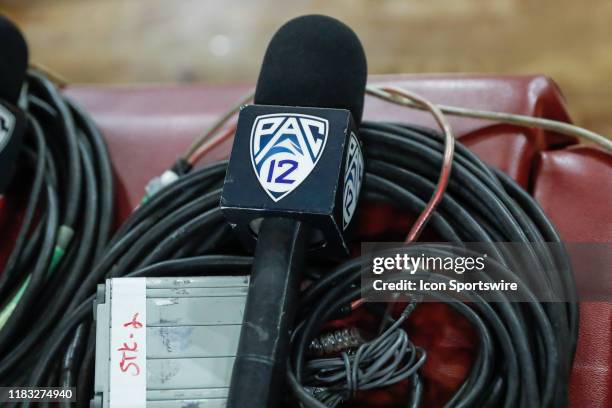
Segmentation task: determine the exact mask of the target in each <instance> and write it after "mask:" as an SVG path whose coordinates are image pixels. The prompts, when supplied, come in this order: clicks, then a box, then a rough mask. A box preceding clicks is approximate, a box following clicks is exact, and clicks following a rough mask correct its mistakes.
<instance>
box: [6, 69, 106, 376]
mask: <svg viewBox="0 0 612 408" xmlns="http://www.w3.org/2000/svg"><path fill="white" fill-rule="evenodd" d="M26 86H27V92H25V94H24V97H22V98H21V104H20V105H21V108H22V109H23V110H24V111H25V112H27V137H26V144H25V146H24V148H23V149H22V152H21V157H20V160H19V163H20V169H19V172H18V176H17V177H15V180H14V182H13V185H12V188H11V191H9V199H10V198H11V196H12V192H13V191H14V190H19V189H24V187H25V186H31V188H30V190H29V193H28V194H29V196H28V198H27V204H26V208H25V212H24V215H23V220H22V221H21V226H20V229H19V233H18V236H17V238H16V241H15V244H14V247H13V249H12V252H11V253H10V256H9V257H8V260H7V262H6V265H5V267H4V271H3V273H2V274H1V275H0V300H1V302H2V303H1V304H0V307H1V311H0V378H2V385H9V384H11V385H22V384H24V383H25V379H26V376H27V375H28V373H29V369H31V367H32V366H33V365H35V364H36V362H37V360H38V357H39V356H40V354H41V352H42V348H41V347H42V345H43V344H44V343H45V341H46V340H47V335H48V333H50V332H51V331H52V330H53V329H54V327H55V325H56V324H57V322H58V320H59V319H61V316H62V315H63V313H64V311H65V308H66V306H67V305H68V303H69V302H70V301H71V300H72V296H73V294H74V292H75V291H76V289H77V288H78V287H79V285H80V284H81V282H82V281H83V279H85V277H86V276H87V275H88V272H89V270H90V268H91V267H92V266H93V265H94V263H95V262H96V260H97V259H98V258H99V257H100V256H101V255H102V253H103V251H104V247H105V245H106V243H107V241H108V238H109V236H110V233H111V228H112V224H113V205H114V204H113V200H114V197H113V179H112V177H113V176H112V171H111V165H110V160H109V157H108V153H107V151H106V146H105V144H104V141H103V139H102V137H101V135H100V133H99V132H98V131H97V129H96V127H95V126H94V125H93V124H92V122H91V121H90V119H89V118H88V116H87V115H85V114H84V113H83V112H82V111H81V109H80V108H79V107H78V106H77V105H76V104H74V103H73V102H71V101H70V100H68V99H67V98H65V97H63V96H62V95H60V93H59V92H58V90H57V89H56V88H55V86H54V85H53V84H52V83H51V82H50V81H48V80H47V79H46V78H45V77H44V76H43V75H42V74H40V73H38V72H37V71H31V72H30V73H29V74H28V77H27V85H26ZM13 221H16V220H13ZM58 364H60V363H59V362H58ZM56 368H57V367H56ZM55 373H56V374H57V377H56V378H54V379H53V380H51V379H49V381H53V382H58V381H63V380H60V377H63V374H62V373H61V370H59V369H58V370H56V371H55ZM65 380H66V381H69V379H65ZM39 385H41V386H42V385H46V383H41V384H39Z"/></svg>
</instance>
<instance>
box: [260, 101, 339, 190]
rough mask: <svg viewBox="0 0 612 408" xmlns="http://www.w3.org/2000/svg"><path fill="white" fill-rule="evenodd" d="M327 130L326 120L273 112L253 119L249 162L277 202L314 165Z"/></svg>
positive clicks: (321, 149)
mask: <svg viewBox="0 0 612 408" xmlns="http://www.w3.org/2000/svg"><path fill="white" fill-rule="evenodd" d="M328 132H329V122H328V121H327V119H323V118H319V117H317V116H310V115H302V114H294V113H278V114H277V113H275V114H270V115H261V116H258V117H257V118H255V122H254V123H253V128H252V130H251V142H250V147H251V163H252V164H253V170H254V171H255V174H256V175H257V179H258V180H259V183H260V184H261V186H262V187H263V189H264V190H265V192H266V193H267V194H268V196H270V198H271V199H272V200H273V201H275V202H277V201H279V200H281V199H282V198H283V197H285V196H287V194H289V193H291V192H292V191H293V190H295V189H296V188H297V187H298V186H299V185H300V184H301V183H302V182H303V181H304V180H306V178H307V177H308V176H309V175H310V173H311V172H312V170H313V169H314V168H315V166H316V165H317V163H318V161H319V159H320V158H321V155H322V154H323V150H324V149H325V143H326V142H327V134H328Z"/></svg>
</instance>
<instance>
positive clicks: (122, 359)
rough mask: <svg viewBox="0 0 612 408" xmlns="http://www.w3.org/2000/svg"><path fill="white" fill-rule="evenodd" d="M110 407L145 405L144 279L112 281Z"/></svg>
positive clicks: (137, 407) (145, 330) (145, 302)
mask: <svg viewBox="0 0 612 408" xmlns="http://www.w3.org/2000/svg"><path fill="white" fill-rule="evenodd" d="M111 287H112V291H111V296H112V299H111V340H110V343H111V344H110V356H111V357H110V360H111V361H110V365H111V369H110V397H109V404H110V407H111V408H118V407H130V408H140V407H142V408H144V407H146V404H147V358H146V357H147V328H146V322H147V299H146V290H147V287H146V281H145V278H117V279H112V280H111Z"/></svg>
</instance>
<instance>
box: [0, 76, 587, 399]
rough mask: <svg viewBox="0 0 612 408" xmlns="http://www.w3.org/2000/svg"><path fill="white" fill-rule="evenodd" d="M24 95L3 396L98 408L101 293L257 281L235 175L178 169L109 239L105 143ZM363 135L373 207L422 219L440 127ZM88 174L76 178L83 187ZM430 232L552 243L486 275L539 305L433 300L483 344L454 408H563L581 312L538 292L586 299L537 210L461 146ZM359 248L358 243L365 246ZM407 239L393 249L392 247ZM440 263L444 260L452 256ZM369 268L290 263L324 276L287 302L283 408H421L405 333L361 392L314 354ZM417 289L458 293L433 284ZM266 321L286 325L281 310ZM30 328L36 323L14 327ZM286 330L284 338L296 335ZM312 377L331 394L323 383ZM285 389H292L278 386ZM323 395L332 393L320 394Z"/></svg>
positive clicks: (36, 90)
mask: <svg viewBox="0 0 612 408" xmlns="http://www.w3.org/2000/svg"><path fill="white" fill-rule="evenodd" d="M29 81H30V82H31V84H30V85H31V86H30V91H29V92H30V94H29V101H30V108H31V109H30V120H29V132H28V138H27V143H26V146H25V147H24V157H25V160H23V162H22V163H23V165H22V171H24V173H30V174H31V177H32V180H33V181H32V183H31V185H32V188H31V190H30V195H29V201H28V206H27V209H26V216H25V218H24V223H23V224H22V228H21V230H20V234H19V237H18V239H17V242H16V245H15V249H14V251H13V254H12V255H11V257H10V258H9V259H10V260H9V262H8V263H7V267H6V268H5V269H6V271H8V272H9V273H8V274H6V275H3V276H2V278H0V294H2V295H3V296H2V300H3V302H4V303H3V304H2V307H6V306H7V304H8V303H9V301H10V299H12V298H13V295H14V294H15V293H16V290H17V289H18V288H19V287H21V286H22V285H23V284H24V282H25V281H26V279H30V282H31V284H28V285H26V286H25V290H24V292H23V295H22V298H21V301H20V302H17V307H16V308H15V310H14V311H13V314H11V316H10V318H9V319H8V320H7V322H6V324H5V325H4V327H2V329H0V378H2V381H1V382H2V384H0V385H5V384H6V385H8V384H19V385H23V386H25V385H47V384H54V385H62V386H77V389H78V390H79V391H78V394H79V395H78V400H79V404H78V406H86V404H87V402H88V401H89V399H91V395H90V393H91V386H92V381H93V378H92V375H93V374H92V373H93V364H94V352H93V350H95V344H94V343H95V333H94V332H93V330H94V328H93V325H92V314H91V307H92V302H93V295H94V293H95V291H96V285H97V284H98V283H101V282H104V279H105V278H109V277H121V276H191V275H196V276H197V275H207V274H227V273H229V272H230V271H231V272H232V273H246V272H247V271H248V270H249V269H250V267H251V265H252V263H253V258H251V257H250V256H248V254H246V253H245V252H244V250H243V249H242V247H241V246H240V244H239V243H238V242H237V240H236V239H235V237H234V236H233V234H232V231H231V229H230V228H229V227H228V226H227V225H226V224H225V221H224V220H223V218H222V217H221V213H220V211H219V208H218V205H219V193H220V187H221V183H222V180H223V177H224V174H225V168H226V163H225V162H221V163H217V164H213V165H210V166H206V167H203V168H194V169H192V168H191V167H190V166H185V165H184V163H183V164H177V165H175V166H174V168H177V169H181V171H180V172H179V173H180V175H179V176H180V177H179V179H178V180H177V181H175V182H174V183H172V184H170V185H168V186H166V187H164V188H162V189H161V190H160V191H158V192H157V193H155V194H154V195H152V196H151V197H149V199H148V201H147V202H145V203H143V204H142V205H141V206H140V207H139V208H138V209H137V210H136V211H135V212H133V213H132V214H131V215H130V217H129V218H128V219H127V220H126V221H125V222H124V223H123V224H122V226H121V227H120V228H119V230H118V231H117V232H116V233H115V235H114V236H113V237H111V236H110V233H111V228H112V224H113V198H114V197H113V184H112V180H113V179H112V173H111V165H110V160H109V158H108V153H107V151H106V147H105V145H104V142H103V140H102V138H101V136H100V134H99V132H98V131H97V130H96V128H95V126H94V125H93V123H92V122H91V119H89V118H88V117H87V115H86V114H85V113H84V112H83V111H82V110H81V109H80V108H78V107H77V106H76V105H75V104H74V103H73V102H72V101H67V100H65V99H64V98H63V97H62V96H61V95H60V94H59V92H58V91H57V90H55V89H54V88H53V87H52V86H51V84H50V83H49V82H48V81H47V80H46V79H44V77H43V76H42V75H40V74H32V75H31V76H30V77H29ZM360 137H361V139H362V141H363V144H364V152H365V156H366V161H365V162H366V176H365V179H364V180H365V183H364V186H363V194H362V199H363V200H369V201H380V202H384V203H391V204H392V205H394V206H395V207H396V208H398V209H401V210H403V211H407V212H411V213H418V212H420V211H421V210H422V209H423V208H424V207H425V203H426V202H427V200H428V199H429V197H430V196H431V194H432V192H433V190H434V188H435V185H436V182H437V178H438V171H439V168H440V163H441V160H442V152H443V148H444V145H443V138H442V137H441V136H440V135H439V134H438V133H437V132H434V131H432V130H429V129H425V128H421V127H416V126H408V125H401V124H392V123H364V124H363V125H362V127H361V130H360ZM73 161H75V162H77V163H73ZM77 169H78V175H75V174H72V173H73V172H75V171H77ZM92 212H93V214H91V213H92ZM34 214H37V216H35V215H34ZM364 216H367V214H365V215H364ZM62 226H66V227H69V228H71V230H72V235H73V238H72V239H71V240H69V244H68V246H67V247H66V248H63V257H61V258H60V259H59V261H58V260H57V259H55V260H54V259H53V258H54V257H53V253H54V247H55V246H56V244H57V243H58V242H57V238H58V233H59V232H60V230H62ZM264 226H265V223H264ZM277 227H278V226H277ZM428 227H429V229H430V230H431V231H432V232H433V233H435V234H436V235H437V236H438V237H439V238H440V239H441V240H443V241H447V242H450V243H453V244H454V245H455V246H454V248H455V249H456V248H457V246H459V247H460V246H461V243H463V242H482V243H485V244H493V243H495V242H517V243H520V244H525V247H526V248H529V245H534V247H537V245H539V244H542V249H541V250H531V251H525V252H524V253H522V254H520V257H519V258H518V259H517V258H516V257H515V256H511V255H512V254H511V253H509V251H507V250H506V249H504V248H503V247H492V246H491V248H492V256H491V257H492V258H493V259H494V261H495V262H492V263H491V265H492V266H491V268H490V270H489V269H487V275H486V276H483V277H482V279H483V280H485V281H486V280H491V279H494V278H499V277H503V278H504V279H512V280H514V281H520V282H523V283H524V285H523V286H524V287H525V288H526V292H525V293H524V295H525V296H526V297H527V299H529V300H530V301H529V302H525V303H511V302H509V300H508V299H507V298H506V297H504V296H503V295H501V294H499V295H498V297H496V298H495V301H492V300H488V299H483V298H482V297H480V296H479V295H478V294H477V293H463V294H462V296H461V297H460V298H457V297H450V296H443V295H441V294H439V293H423V294H422V296H425V297H436V296H437V298H438V300H440V301H443V302H445V303H447V304H448V305H449V306H450V307H451V308H453V309H454V310H456V311H457V312H458V313H460V314H461V315H463V316H464V317H465V318H466V319H468V320H469V321H470V322H471V324H472V325H473V326H474V327H475V328H476V330H477V332H478V334H479V353H478V355H477V356H476V358H475V360H474V362H473V364H472V367H471V369H470V371H469V374H468V376H467V378H466V380H465V381H464V384H463V385H462V386H461V387H460V388H459V389H458V390H457V391H456V393H455V395H454V396H453V397H452V399H451V400H450V401H449V402H448V406H468V405H469V406H505V407H511V406H520V407H531V406H566V405H567V387H568V378H569V369H570V367H571V363H572V361H573V355H574V352H575V347H576V339H577V328H578V310H577V304H576V303H574V302H568V303H559V302H539V301H537V300H536V293H539V291H540V290H541V288H547V289H550V290H551V291H553V292H555V293H562V294H563V297H564V298H565V299H576V290H575V284H574V281H573V276H572V272H571V267H570V264H569V262H568V259H567V256H566V255H565V254H564V252H563V246H562V243H561V241H560V238H559V236H558V234H557V232H556V231H555V229H554V227H553V226H552V225H551V223H550V221H549V220H548V219H547V218H546V217H545V215H544V214H543V212H542V210H541V209H540V208H539V206H538V205H537V203H536V202H535V201H534V200H533V198H531V197H530V196H529V195H528V194H527V193H525V192H524V191H523V190H522V189H521V188H520V187H519V186H518V185H517V184H516V183H515V182H514V181H512V180H511V179H510V178H509V177H507V176H506V175H504V174H502V173H501V172H499V171H498V170H495V169H492V168H489V167H488V166H486V165H485V164H484V163H483V162H482V161H481V160H480V159H478V158H477V157H476V156H475V155H474V154H473V153H471V152H470V151H469V150H468V149H466V148H465V147H464V146H462V145H461V144H460V143H458V145H457V148H456V154H455V161H454V167H453V172H452V176H451V179H450V183H449V186H448V189H447V193H446V194H445V196H444V199H443V200H442V202H441V203H440V205H439V207H438V209H437V211H436V212H435V213H434V216H433V217H432V219H431V221H430V223H429V225H428ZM266 228H267V227H266ZM274 229H278V228H274ZM279 233H280V232H279V231H277V234H279ZM263 237H264V236H262V238H263ZM270 237H272V235H271V236H270ZM360 238H361V237H355V243H357V242H359V240H360ZM375 238H376V237H368V240H373V239H375ZM403 238H404V237H403V236H401V235H397V236H394V235H393V234H390V235H387V239H391V240H395V241H401V240H403ZM270 239H271V240H272V242H270V243H269V244H267V245H264V244H265V243H264V242H260V243H259V244H260V245H258V248H259V247H260V246H261V249H258V252H259V253H257V254H256V257H255V271H257V270H258V266H257V265H258V262H259V261H258V260H261V259H262V257H263V256H265V257H270V256H278V257H279V262H278V266H279V271H280V269H284V268H287V267H289V266H288V264H287V262H288V259H287V258H286V256H285V255H286V254H287V253H288V252H287V251H284V252H283V251H281V250H280V246H279V245H280V244H282V243H285V244H286V245H291V242H292V241H291V240H282V239H276V238H275V239H272V238H270ZM544 244H547V245H549V244H553V247H554V248H558V251H555V253H551V252H550V251H549V250H548V249H547V248H548V247H547V246H544ZM436 250H438V251H440V253H441V254H444V253H446V251H447V250H448V248H447V247H444V246H440V247H436ZM466 251H467V249H466ZM263 252H265V254H263V255H262V253H263ZM289 252H290V251H289ZM299 253H300V251H298V253H297V254H299ZM283 254H284V255H283ZM283 259H284V261H283ZM362 261H363V260H362V259H360V258H356V259H353V260H350V261H346V262H341V263H338V262H335V263H334V262H327V263H323V262H318V261H317V260H306V261H302V260H300V257H298V258H296V259H294V260H293V262H295V264H296V266H299V267H300V268H303V267H305V266H308V267H311V268H312V271H313V273H311V274H309V275H308V276H313V277H315V278H312V279H314V280H313V282H311V284H310V286H309V287H307V288H306V289H305V290H304V291H303V292H302V293H301V294H300V298H299V300H292V299H293V298H294V297H293V296H288V297H287V298H286V299H287V302H286V303H287V304H288V305H289V304H291V305H293V306H294V307H296V308H297V310H295V314H296V318H297V321H296V323H295V325H294V326H293V327H294V332H293V334H292V342H291V348H290V350H288V351H287V353H289V358H281V361H280V363H282V364H283V365H282V366H281V369H280V370H279V372H281V373H282V372H283V370H285V368H286V367H288V371H285V372H284V374H285V375H286V379H287V382H288V384H289V387H290V389H291V390H292V393H291V395H290V396H288V398H287V405H288V406H296V404H301V405H302V406H305V407H321V406H326V405H325V404H323V403H321V401H319V400H317V398H315V396H314V395H317V396H319V397H321V398H323V397H322V396H324V398H323V399H324V400H325V401H328V402H330V404H332V403H336V402H338V401H339V400H340V396H341V397H342V398H341V399H342V400H344V399H350V397H351V395H352V394H353V391H357V390H359V386H360V385H361V386H363V387H364V388H367V387H366V386H365V384H374V385H373V386H383V385H388V384H390V383H389V381H392V380H397V381H399V382H401V383H402V384H406V387H410V388H411V389H412V391H413V392H412V396H411V397H410V400H409V401H405V406H413V407H416V406H420V405H421V403H422V402H423V401H422V400H423V395H424V391H423V389H424V387H426V386H427V378H426V377H424V376H423V375H421V374H419V371H418V370H415V371H414V372H412V371H409V368H410V367H412V366H411V365H409V364H408V363H409V362H410V363H411V364H414V363H415V361H416V360H411V359H412V358H413V357H415V356H417V355H418V352H413V351H411V350H413V349H412V348H411V347H415V346H414V345H411V341H410V338H409V336H408V334H407V333H406V335H404V334H401V333H400V332H399V331H394V332H393V333H394V334H393V335H390V334H387V335H386V336H390V337H386V336H385V337H384V338H382V340H377V338H378V337H377V338H374V339H372V340H371V342H372V344H374V345H376V346H377V347H381V346H380V345H384V348H387V347H389V348H390V349H393V350H396V351H397V353H398V354H394V353H384V352H382V351H381V350H380V349H378V348H373V349H372V350H373V351H372V353H368V354H367V355H366V357H368V356H376V358H377V359H374V360H372V361H370V363H373V364H374V365H373V366H372V367H378V368H377V370H376V371H372V372H369V371H368V372H369V373H370V374H368V376H366V377H363V378H362V377H359V375H356V374H350V375H351V377H348V375H349V374H347V376H344V377H343V375H342V373H341V371H340V368H341V366H340V365H339V364H338V363H339V362H340V360H334V361H333V362H325V363H321V362H320V361H319V362H313V358H312V357H311V356H309V355H308V354H307V350H308V347H309V345H310V343H311V341H312V340H313V339H314V338H315V337H316V336H318V335H319V334H320V332H321V330H322V328H323V327H324V325H325V323H326V322H327V321H329V320H332V319H336V318H338V316H342V315H345V314H346V313H347V310H348V309H349V308H347V306H348V305H349V304H350V303H351V302H352V301H353V300H356V299H357V298H359V297H360V293H361V292H360V275H361V271H360V270H359V267H360V265H361V263H362ZM52 263H53V267H51V264H52ZM305 264H306V265H305ZM266 265H269V264H266ZM488 266H489V264H488ZM6 271H5V272H6ZM264 275H266V276H273V275H274V274H256V275H254V276H253V277H252V282H258V281H259V280H258V279H259V277H262V276H264ZM28 277H29V278H28ZM413 278H414V279H416V278H423V279H431V280H438V281H442V280H444V279H447V277H444V276H435V275H427V276H420V275H415V276H414V277H413ZM295 282H296V281H294V280H291V281H286V282H284V284H287V285H289V284H291V285H292V286H293V285H295ZM252 284H253V283H252ZM279 284H281V285H282V284H283V283H282V282H281V281H280V280H275V279H272V280H271V281H270V282H267V283H266V284H265V285H264V287H265V286H268V285H279ZM468 304H469V306H467V305H468ZM269 315H270V316H277V314H275V313H273V312H272V311H269ZM19 316H33V318H32V319H30V320H27V319H26V320H24V319H16V318H13V317H19ZM393 320H394V319H393ZM392 324H393V323H392ZM281 329H282V331H283V332H287V331H288V330H289V329H290V326H282V328H281ZM398 330H399V329H398ZM401 330H404V329H401ZM414 350H416V349H414ZM427 352H428V350H424V353H427ZM283 354H285V353H284V352H283V353H281V356H282V355H283ZM348 356H349V355H348V354H347V357H348ZM394 356H401V358H400V357H397V359H395V357H394ZM359 358H361V357H359ZM359 358H357V360H355V358H354V356H353V357H349V358H348V360H342V361H343V362H342V364H348V367H349V369H347V370H346V372H347V373H349V372H353V370H352V368H351V367H356V366H361V365H360V364H363V363H360V360H359ZM378 358H386V359H388V361H390V362H392V364H391V366H389V367H386V366H380V365H379V364H380V362H379V360H378ZM285 360H286V361H285ZM347 361H348V363H347ZM285 363H286V367H285ZM332 363H333V367H334V368H333V373H334V374H333V375H331V374H330V373H328V374H329V375H327V376H320V375H319V374H320V373H319V371H320V370H325V369H329V368H331V367H332V365H329V364H332ZM400 363H401V364H400ZM354 364H356V365H354ZM368 364H369V363H368ZM402 364H404V365H402ZM368 367H369V366H368ZM402 367H404V371H402V370H403V368H402ZM392 368H394V369H395V370H396V371H394V370H393V369H392ZM379 369H380V371H378V370H379ZM385 370H387V371H385ZM318 373H319V374H318ZM393 373H400V375H398V376H397V377H394V376H393ZM401 374H406V376H405V377H404V376H402V375H401ZM236 375H239V373H238V372H236ZM317 375H319V377H317ZM355 376H357V377H355ZM316 378H319V379H320V378H328V379H330V380H329V381H328V383H325V382H324V381H323V382H321V381H320V380H315V379H316ZM331 379H333V381H332V380H331ZM366 380H368V381H369V380H372V382H371V383H370V382H368V381H366ZM377 381H379V382H377ZM247 383H248V382H247ZM276 384H279V385H278V387H277V388H278V389H281V390H282V389H283V386H282V381H279V382H276ZM317 387H318V388H327V389H326V390H325V391H324V392H323V393H321V392H318V393H314V391H313V390H314V389H315V388H317ZM319 391H320V390H319ZM334 401H336V402H334ZM250 402H252V401H250Z"/></svg>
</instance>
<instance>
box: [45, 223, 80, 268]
mask: <svg viewBox="0 0 612 408" xmlns="http://www.w3.org/2000/svg"><path fill="white" fill-rule="evenodd" d="M73 236H74V230H73V229H72V228H70V227H68V226H66V225H62V226H60V227H59V230H58V232H57V242H56V243H55V248H53V256H52V258H51V264H50V265H49V273H52V272H53V271H55V268H57V265H59V263H60V261H61V260H62V258H63V257H64V254H65V253H66V249H67V248H68V245H70V242H71V241H72V237H73Z"/></svg>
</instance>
